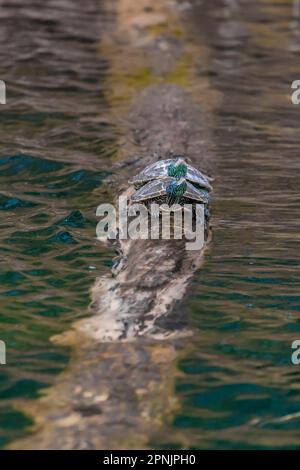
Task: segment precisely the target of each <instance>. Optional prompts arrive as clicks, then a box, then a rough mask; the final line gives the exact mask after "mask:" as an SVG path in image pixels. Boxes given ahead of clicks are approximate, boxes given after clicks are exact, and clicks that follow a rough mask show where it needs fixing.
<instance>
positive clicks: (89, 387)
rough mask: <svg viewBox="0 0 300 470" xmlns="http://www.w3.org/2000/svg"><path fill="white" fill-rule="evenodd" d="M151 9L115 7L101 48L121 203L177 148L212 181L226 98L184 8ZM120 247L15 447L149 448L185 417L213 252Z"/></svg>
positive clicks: (152, 244)
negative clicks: (184, 307)
mask: <svg viewBox="0 0 300 470" xmlns="http://www.w3.org/2000/svg"><path fill="white" fill-rule="evenodd" d="M146 6H147V2H146V1H145V0H143V1H140V2H135V1H131V0H119V1H117V2H114V8H116V11H115V13H116V27H115V29H114V32H112V31H111V30H110V31H108V32H107V35H106V43H103V44H102V54H106V57H107V59H108V60H109V63H110V73H109V75H110V79H111V80H112V84H111V88H110V91H109V92H108V94H107V99H108V100H110V102H111V104H112V106H113V107H114V108H115V113H117V116H116V117H115V119H116V120H115V122H116V123H118V124H119V125H121V127H122V129H123V141H122V146H120V148H121V150H120V156H119V159H118V162H117V163H116V172H115V176H114V178H113V179H111V180H110V182H108V188H109V191H110V193H111V194H113V196H114V198H117V197H118V196H119V195H125V194H128V179H129V178H130V177H131V176H132V175H133V174H135V173H138V172H139V171H140V170H141V169H143V168H144V167H145V165H147V164H149V163H152V162H154V161H156V160H157V159H158V158H168V157H169V156H170V154H172V153H173V152H176V153H183V154H185V155H187V156H188V158H189V160H190V162H191V164H193V165H194V166H195V167H198V168H199V169H201V170H204V171H206V172H208V173H210V174H213V173H214V171H213V169H214V161H213V158H212V155H211V154H210V152H209V148H210V147H211V137H210V120H211V117H212V112H211V111H212V109H213V108H214V107H215V105H216V103H217V99H216V96H215V94H214V92H213V91H212V90H211V89H210V87H209V83H208V82H207V81H206V80H205V79H201V80H200V79H199V78H196V77H195V76H194V69H193V67H194V65H195V63H194V53H195V52H197V54H196V56H197V58H198V60H203V61H205V60H206V52H205V48H201V47H200V46H195V45H193V44H192V43H190V42H189V41H188V40H187V38H186V36H185V32H184V29H183V27H182V25H181V23H180V14H179V13H178V11H176V8H175V4H174V5H173V4H167V3H166V4H164V2H159V5H155V6H152V7H151V9H150V10H147V9H146V8H145V7H146ZM110 8H111V7H110ZM141 71H143V73H142V72H141ZM128 75H129V76H131V77H136V80H133V79H132V80H131V81H128V80H127V79H126V77H128ZM120 95H121V96H122V97H123V98H124V97H126V99H125V100H124V101H122V100H121V99H120ZM120 103H121V104H120ZM116 110H117V111H116ZM124 140H125V143H124ZM116 248H117V249H118V252H119V260H118V261H119V262H118V267H117V268H116V269H115V271H114V276H111V275H110V274H108V275H107V276H106V277H102V278H100V279H97V280H96V281H95V284H94V286H93V288H92V315H91V316H90V317H89V318H86V319H84V320H81V321H80V322H77V323H76V324H75V325H74V327H73V328H72V330H71V331H69V332H66V333H65V334H63V335H61V336H60V337H59V338H56V339H55V341H58V342H59V343H60V344H67V345H72V347H73V359H72V363H71V364H70V366H69V368H68V369H67V370H66V371H65V372H64V373H63V374H62V375H60V376H59V377H58V379H57V383H56V384H55V385H54V386H53V387H52V388H51V389H50V390H49V391H48V392H47V394H46V395H45V396H44V397H42V398H41V399H40V400H38V401H36V402H30V403H26V410H27V412H28V413H30V414H31V415H32V416H33V417H34V418H35V421H36V425H35V427H34V431H35V433H34V434H33V435H32V436H31V437H29V438H27V439H25V440H23V441H19V442H17V443H14V445H13V446H12V447H13V448H19V449H20V448H21V449H101V448H105V449H121V448H124V449H126V448H132V449H134V448H143V447H149V446H151V444H149V442H150V441H151V438H153V436H154V435H155V436H156V437H157V436H159V433H160V432H163V427H164V425H166V424H165V423H167V422H168V419H169V417H171V416H172V413H173V412H174V409H176V407H177V402H176V399H175V397H174V393H173V382H174V379H175V377H176V375H177V374H178V371H176V369H175V367H174V360H175V359H176V358H177V357H178V355H179V354H180V352H181V351H182V350H183V348H184V347H185V346H186V345H187V344H188V341H189V337H188V334H190V330H189V328H188V327H187V324H186V323H187V322H186V318H185V317H184V315H183V314H182V312H181V308H180V301H181V299H182V298H183V296H184V294H185V292H186V290H187V288H188V285H189V281H190V279H191V278H192V276H193V273H194V272H195V270H196V269H198V268H199V267H200V265H201V263H202V261H203V254H204V250H205V247H204V248H203V250H201V251H199V252H195V251H187V250H186V249H185V241H184V240H176V241H175V240H167V241H164V240H160V241H158V240H138V241H132V240H126V241H125V240H123V241H120V243H119V245H118V246H116ZM162 340H164V341H162Z"/></svg>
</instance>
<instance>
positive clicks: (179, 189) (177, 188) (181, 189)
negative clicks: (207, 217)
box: [166, 178, 187, 197]
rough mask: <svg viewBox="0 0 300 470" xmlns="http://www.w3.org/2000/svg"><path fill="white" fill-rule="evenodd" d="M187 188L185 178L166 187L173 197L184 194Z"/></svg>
mask: <svg viewBox="0 0 300 470" xmlns="http://www.w3.org/2000/svg"><path fill="white" fill-rule="evenodd" d="M186 188H187V184H186V181H185V178H180V179H179V180H178V181H176V180H175V181H172V183H170V184H169V186H167V188H166V193H167V194H168V195H169V196H172V197H180V196H183V194H184V193H185V191H186Z"/></svg>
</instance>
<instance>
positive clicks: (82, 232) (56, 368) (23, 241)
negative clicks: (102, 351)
mask: <svg viewBox="0 0 300 470" xmlns="http://www.w3.org/2000/svg"><path fill="white" fill-rule="evenodd" d="M108 174H109V172H107V171H99V170H98V171H91V170H90V169H89V170H87V169H85V168H80V167H78V165H74V164H70V163H62V162H56V161H51V160H48V159H45V158H40V157H34V156H31V155H25V154H18V155H11V156H2V157H1V158H0V187H1V190H0V225H1V226H2V227H3V229H2V230H1V238H0V251H1V261H0V267H1V270H0V302H1V304H0V305H1V308H0V324H1V331H0V339H1V340H2V341H5V343H6V349H7V364H6V365H1V366H0V399H1V402H2V403H5V404H6V405H5V406H3V407H0V445H5V444H7V443H8V442H9V440H10V439H12V438H17V437H19V436H21V435H22V430H24V431H25V430H26V429H27V427H28V426H29V425H30V424H32V423H31V421H30V419H29V418H27V417H25V416H24V415H23V414H22V413H20V412H18V411H16V410H14V409H13V404H14V400H16V399H18V398H22V399H32V398H37V397H38V396H39V394H40V392H41V391H42V390H43V389H44V388H45V387H47V386H48V385H49V384H51V383H52V381H53V378H54V377H55V375H57V374H58V373H59V372H60V371H62V370H63V369H64V367H65V366H66V364H67V363H68V359H69V351H68V350H67V349H66V348H61V347H58V346H54V345H53V344H52V343H51V342H50V337H51V336H52V335H54V334H57V333H60V332H61V331H63V330H64V329H66V328H67V327H68V325H70V323H71V322H73V321H74V320H76V319H78V318H80V317H82V316H83V315H85V314H86V313H87V307H88V304H89V288H90V286H91V285H92V284H93V282H94V280H95V276H97V275H99V274H100V273H102V272H104V271H107V269H108V266H110V263H111V261H110V259H111V253H110V252H108V251H107V250H105V249H104V248H103V246H102V245H101V244H100V243H99V242H98V241H97V240H96V232H95V229H96V224H97V219H96V216H95V212H96V207H97V206H98V204H100V203H101V198H100V197H99V193H97V190H98V189H99V188H100V187H101V185H102V183H103V181H104V180H105V178H106V177H107V176H108ZM12 194H13V196H12ZM105 202H106V201H105Z"/></svg>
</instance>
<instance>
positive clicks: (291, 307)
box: [0, 0, 300, 449]
mask: <svg viewBox="0 0 300 470" xmlns="http://www.w3.org/2000/svg"><path fill="white" fill-rule="evenodd" d="M295 3H296V2H294V4H295ZM36 4H37V2H29V5H28V7H26V9H25V10H23V9H22V5H21V4H20V3H18V2H17V1H12V2H11V3H10V6H9V5H7V6H3V11H4V14H5V18H6V21H5V24H4V26H3V28H2V31H1V35H2V38H3V41H5V44H7V47H5V48H3V49H2V50H1V64H2V76H1V78H2V79H4V80H6V81H7V83H8V85H9V86H8V90H9V95H8V102H7V105H6V106H5V107H2V108H1V110H0V121H1V127H0V136H1V144H2V145H1V151H0V224H1V236H0V250H1V258H0V281H1V282H0V307H1V308H0V320H1V326H0V328H1V329H0V339H1V340H4V341H5V342H6V345H7V362H8V364H7V365H6V366H1V367H0V399H1V401H0V445H2V446H3V445H5V444H6V443H7V442H9V441H10V440H13V439H16V438H18V437H20V436H22V435H24V434H26V433H27V432H28V425H30V423H31V422H30V419H29V418H27V417H26V416H25V415H24V414H22V413H21V412H19V411H17V406H16V405H17V404H18V401H19V400H20V399H21V400H22V399H24V398H25V399H26V398H35V397H37V396H39V394H40V393H41V392H42V390H43V389H44V388H45V387H47V386H48V385H51V384H52V383H53V380H54V378H55V377H56V376H57V374H58V373H59V372H60V371H62V370H64V368H65V367H66V365H67V363H68V360H69V351H68V350H67V349H64V348H60V347H58V346H57V345H54V344H53V343H52V342H51V341H50V337H51V336H52V335H54V334H57V333H59V332H62V331H64V330H66V329H67V328H68V326H69V325H70V324H71V322H72V321H73V320H75V319H78V318H79V317H81V316H83V315H86V314H87V306H88V303H89V288H90V287H91V286H92V284H93V283H94V280H95V277H96V276H98V275H101V274H102V273H104V272H107V269H108V267H110V265H111V253H108V252H107V251H106V250H105V249H104V248H103V246H101V245H100V244H99V243H98V242H97V241H96V240H95V225H96V219H95V209H96V207H97V205H98V204H99V203H100V202H101V201H102V200H106V198H105V197H104V195H103V194H102V192H101V188H102V183H103V180H104V179H105V177H106V176H107V175H109V174H110V173H111V171H112V159H113V156H114V154H115V152H116V150H117V149H116V146H115V142H114V141H115V138H116V134H117V131H116V130H115V129H113V128H112V126H111V124H110V123H109V121H108V119H107V114H108V109H107V104H106V103H105V99H104V97H103V93H102V79H103V77H104V76H105V72H106V63H105V62H104V61H102V60H101V57H99V55H98V44H99V40H101V31H102V26H103V23H104V22H106V24H107V23H108V22H109V21H110V18H108V17H106V16H105V14H104V12H103V11H101V8H100V7H99V4H98V2H96V1H95V2H94V1H90V2H88V5H87V6H86V8H85V9H84V11H83V10H82V8H81V6H80V2H75V3H74V2H71V1H63V2H60V4H59V6H58V3H57V2H54V1H53V2H52V1H50V2H47V3H46V4H44V3H42V2H38V6H39V9H38V12H39V14H37V9H36ZM296 13H297V9H296V8H295V5H294V9H293V5H292V2H291V1H280V2H279V1H266V0H265V1H263V0H261V1H259V0H256V1H253V2H244V1H238V0H236V1H230V0H227V1H225V0H223V1H222V0H219V1H215V2H212V1H208V0H207V1H194V2H192V4H191V7H190V8H187V9H186V12H185V15H186V20H187V22H189V24H190V32H191V33H192V34H193V36H194V38H195V40H198V41H199V44H202V43H203V42H204V43H205V44H206V45H207V47H208V50H209V61H208V65H207V66H205V68H201V67H199V71H198V73H199V76H204V77H209V79H210V80H211V82H212V84H213V86H214V87H215V88H216V90H218V91H219V92H220V93H221V94H222V96H223V102H222V105H221V107H220V109H219V110H218V111H217V113H216V115H215V116H214V120H213V139H212V146H211V149H210V150H211V152H212V153H214V154H216V155H217V158H216V162H217V165H216V167H215V169H214V171H215V174H216V175H217V179H216V181H215V182H214V188H215V192H214V203H213V241H212V244H211V249H210V251H209V253H208V254H207V256H206V262H205V265H204V267H203V269H201V272H199V273H198V274H197V275H196V276H195V278H194V281H193V283H192V286H191V288H190V295H189V297H188V300H187V301H186V302H185V303H184V306H183V310H184V313H185V314H186V316H187V317H189V319H190V322H191V325H192V327H193V330H194V332H195V334H194V336H193V337H192V338H191V340H190V344H189V347H188V349H187V350H186V352H184V353H183V354H182V355H181V358H180V360H179V361H178V364H177V369H178V371H179V372H180V376H179V378H177V379H176V380H175V384H174V386H175V397H176V399H177V400H178V401H179V403H180V406H179V409H178V410H177V412H176V413H175V415H174V416H173V418H172V419H171V422H170V423H169V424H167V425H166V428H165V431H164V432H163V433H162V434H160V435H159V437H157V439H156V438H155V436H154V437H153V439H152V445H154V446H156V447H175V448H182V447H185V448H186V447H188V448H216V449H221V448H226V449H235V448H299V447H300V444H299V442H300V421H299V420H300V417H299V415H298V413H299V412H300V387H299V377H300V375H299V374H300V369H299V366H294V365H292V364H291V343H292V342H293V341H294V340H295V339H300V322H299V311H300V293H299V287H300V274H299V235H298V234H299V209H300V198H299V173H298V170H299V137H298V123H299V113H300V108H299V107H297V106H294V105H292V104H291V101H290V99H289V96H290V92H291V89H290V84H291V82H292V81H293V80H295V79H299V78H300V65H299V59H298V57H299V52H300V20H299V18H298V17H297V14H296ZM20 22H22V28H20V27H18V25H19V24H20ZM33 30H34V31H35V34H34V35H33V34H32V31H33ZM12 65H13V66H12Z"/></svg>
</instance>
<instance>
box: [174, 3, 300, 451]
mask: <svg viewBox="0 0 300 470" xmlns="http://www.w3.org/2000/svg"><path fill="white" fill-rule="evenodd" d="M203 3H205V5H206V7H207V9H206V12H205V15H204V16H203V9H201V8H202V7H201V5H198V6H195V8H194V10H193V15H195V17H196V18H197V21H194V24H195V23H196V24H195V26H194V28H193V29H192V32H193V34H195V35H197V37H199V40H203V39H204V40H205V41H206V42H207V44H208V45H209V51H210V54H211V60H210V64H209V67H208V68H207V69H206V70H199V75H201V74H203V75H208V76H210V77H211V79H212V82H213V84H214V86H215V87H216V88H217V89H218V90H219V91H221V92H222V94H223V102H222V105H221V108H220V109H219V111H218V113H217V116H216V117H215V124H214V137H215V140H214V145H213V148H212V149H211V150H212V151H213V152H215V154H216V155H217V156H218V158H217V161H218V164H217V170H216V174H217V179H216V181H215V183H214V188H215V195H214V205H213V217H214V219H213V242H212V245H211V250H210V253H209V254H208V255H207V257H206V263H205V265H204V267H203V269H201V272H200V273H199V274H198V275H197V276H196V278H195V280H194V282H193V286H192V289H191V296H190V298H189V300H188V302H187V303H186V311H187V312H188V314H189V315H190V318H191V320H192V323H193V325H194V327H195V329H196V330H197V334H196V336H195V338H194V339H193V340H192V344H191V349H190V350H189V352H188V354H186V356H185V357H184V358H183V359H182V360H181V361H180V363H179V365H178V367H179V369H180V370H181V371H182V372H183V377H181V378H180V379H179V380H178V381H177V383H176V395H177V397H178V398H179V399H180V402H181V410H180V412H179V413H178V415H177V416H176V417H175V419H174V421H173V429H174V430H176V431H177V433H178V432H179V436H181V437H182V442H186V441H188V442H189V445H190V446H191V447H194V448H195V447H196V448H216V449H237V448H242V449H245V448H249V449H251V448H258V449H259V448H265V449H268V448H269V449H272V448H299V447H300V414H299V411H300V385H299V384H300V368H299V366H296V365H292V363H291V352H292V350H291V344H292V342H293V341H294V340H295V339H299V338H300V320H299V313H300V271H299V262H300V257H299V229H300V223H299V213H300V211H299V210H300V198H299V187H300V177H299V161H300V160H299V117H300V108H299V107H297V106H294V105H293V104H292V103H291V100H290V94H291V88H290V86H291V83H292V81H293V80H295V79H296V78H297V77H299V76H300V65H299V52H300V23H299V21H300V20H299V18H297V17H295V16H293V15H292V13H293V9H292V2H288V1H287V2H282V1H281V2H276V1H255V2H229V1H228V2H219V6H220V7H219V8H218V9H216V8H213V3H214V2H210V6H209V5H208V3H209V2H203ZM166 442H167V443H169V444H170V443H173V444H174V442H175V443H176V439H174V440H172V439H171V440H170V439H169V438H168V439H167V441H166ZM177 444H178V437H177ZM179 444H180V439H179Z"/></svg>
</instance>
